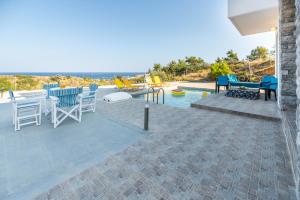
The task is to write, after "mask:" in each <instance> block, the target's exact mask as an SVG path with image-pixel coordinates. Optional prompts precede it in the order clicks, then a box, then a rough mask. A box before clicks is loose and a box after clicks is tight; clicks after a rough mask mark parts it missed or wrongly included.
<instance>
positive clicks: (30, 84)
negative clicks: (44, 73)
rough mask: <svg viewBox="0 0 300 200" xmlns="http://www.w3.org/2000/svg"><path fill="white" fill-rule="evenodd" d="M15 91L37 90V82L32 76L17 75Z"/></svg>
mask: <svg viewBox="0 0 300 200" xmlns="http://www.w3.org/2000/svg"><path fill="white" fill-rule="evenodd" d="M16 77H17V90H32V89H37V86H38V84H39V82H38V81H36V80H35V79H34V77H32V76H23V75H17V76H16Z"/></svg>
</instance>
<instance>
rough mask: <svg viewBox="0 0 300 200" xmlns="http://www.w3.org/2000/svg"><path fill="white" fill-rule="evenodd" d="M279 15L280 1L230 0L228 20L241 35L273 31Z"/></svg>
mask: <svg viewBox="0 0 300 200" xmlns="http://www.w3.org/2000/svg"><path fill="white" fill-rule="evenodd" d="M278 13H279V11H278V0H228V18H229V19H230V20H231V22H232V23H233V24H234V26H235V27H236V28H237V29H238V31H239V32H240V33H241V35H251V34H256V33H262V32H269V31H273V30H274V29H275V28H276V27H277V25H278Z"/></svg>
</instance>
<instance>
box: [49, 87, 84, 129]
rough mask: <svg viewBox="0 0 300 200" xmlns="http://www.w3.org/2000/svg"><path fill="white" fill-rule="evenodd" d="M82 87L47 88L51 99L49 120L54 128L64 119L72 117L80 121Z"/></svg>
mask: <svg viewBox="0 0 300 200" xmlns="http://www.w3.org/2000/svg"><path fill="white" fill-rule="evenodd" d="M81 93H82V88H65V89H59V88H53V89H50V90H49V98H50V101H51V121H52V123H53V125H54V128H56V127H57V126H58V125H60V124H61V123H62V122H63V121H64V120H65V119H67V118H72V119H74V120H75V121H77V122H81V115H82V112H81V106H82V100H81V97H80V96H79V94H81Z"/></svg>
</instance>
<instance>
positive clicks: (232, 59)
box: [224, 50, 239, 63]
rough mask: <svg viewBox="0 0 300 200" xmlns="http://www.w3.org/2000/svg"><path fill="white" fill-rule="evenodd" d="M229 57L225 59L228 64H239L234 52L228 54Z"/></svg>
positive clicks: (230, 51)
mask: <svg viewBox="0 0 300 200" xmlns="http://www.w3.org/2000/svg"><path fill="white" fill-rule="evenodd" d="M226 55H227V57H226V58H224V60H226V61H227V62H228V63H237V62H238V61H239V58H238V55H237V53H236V52H234V51H233V50H229V51H227V52H226Z"/></svg>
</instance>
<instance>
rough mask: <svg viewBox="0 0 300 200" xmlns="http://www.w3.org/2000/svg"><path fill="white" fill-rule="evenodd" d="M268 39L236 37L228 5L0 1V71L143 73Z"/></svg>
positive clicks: (245, 49) (218, 1)
mask: <svg viewBox="0 0 300 200" xmlns="http://www.w3.org/2000/svg"><path fill="white" fill-rule="evenodd" d="M274 42H275V40H274V33H264V34H257V35H252V36H241V35H240V34H239V33H238V31H237V30H236V29H235V27H234V26H233V25H232V24H231V22H230V21H229V20H228V18H227V0H209V1H204V0H184V1H183V0H126V1H125V0H26V1H24V0H0V72H51V71H52V72H53V71H54V72H59V71H76V72H81V71H89V72H93V71H95V72H115V71H146V70H147V69H149V68H150V67H152V65H153V63H161V64H167V63H168V62H169V61H170V60H174V59H175V60H177V59H179V58H184V57H185V56H199V57H202V58H203V59H205V60H206V61H208V62H213V61H214V60H215V59H216V58H217V57H218V56H219V57H222V56H225V52H226V51H227V50H229V49H233V50H234V51H236V52H238V54H239V56H240V57H244V56H245V55H247V54H248V53H249V52H250V50H251V49H253V48H255V47H256V46H258V45H260V46H265V47H268V48H272V47H274Z"/></svg>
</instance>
